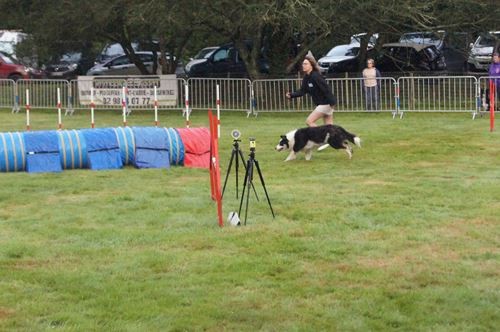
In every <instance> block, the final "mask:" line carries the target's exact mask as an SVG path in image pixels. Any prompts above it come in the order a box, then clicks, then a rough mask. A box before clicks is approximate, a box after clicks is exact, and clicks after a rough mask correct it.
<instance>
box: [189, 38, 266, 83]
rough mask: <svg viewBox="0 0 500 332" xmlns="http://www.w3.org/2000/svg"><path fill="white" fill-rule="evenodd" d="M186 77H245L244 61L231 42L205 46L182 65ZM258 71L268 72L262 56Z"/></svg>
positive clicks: (246, 74)
mask: <svg viewBox="0 0 500 332" xmlns="http://www.w3.org/2000/svg"><path fill="white" fill-rule="evenodd" d="M184 71H185V73H186V76H188V77H246V76H248V73H247V69H246V66H245V63H244V61H243V60H242V59H241V57H240V54H239V51H238V50H237V49H236V47H234V45H233V44H226V45H222V46H212V47H205V48H203V49H202V50H200V51H199V52H198V54H197V55H196V56H195V57H194V58H193V59H192V60H191V61H189V62H188V63H187V64H186V66H185V67H184ZM259 71H260V72H261V73H268V72H269V64H268V63H267V61H266V60H265V59H264V57H262V58H261V59H260V60H259Z"/></svg>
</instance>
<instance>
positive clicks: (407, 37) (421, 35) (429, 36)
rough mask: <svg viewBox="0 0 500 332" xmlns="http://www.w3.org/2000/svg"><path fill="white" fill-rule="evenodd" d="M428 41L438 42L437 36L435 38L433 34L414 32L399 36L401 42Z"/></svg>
mask: <svg viewBox="0 0 500 332" xmlns="http://www.w3.org/2000/svg"><path fill="white" fill-rule="evenodd" d="M422 39H429V40H433V41H437V40H439V36H437V35H436V34H435V33H433V32H414V33H406V34H404V35H402V36H401V39H400V40H401V41H412V40H413V41H414V40H417V41H418V40H422Z"/></svg>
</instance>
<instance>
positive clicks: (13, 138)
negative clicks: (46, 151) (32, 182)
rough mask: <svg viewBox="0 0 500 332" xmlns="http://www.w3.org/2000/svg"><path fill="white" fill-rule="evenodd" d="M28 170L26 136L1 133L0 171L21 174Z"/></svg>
mask: <svg viewBox="0 0 500 332" xmlns="http://www.w3.org/2000/svg"><path fill="white" fill-rule="evenodd" d="M25 169H26V153H25V144H24V134H23V133H19V132H14V133H0V171H1V172H21V171H24V170H25Z"/></svg>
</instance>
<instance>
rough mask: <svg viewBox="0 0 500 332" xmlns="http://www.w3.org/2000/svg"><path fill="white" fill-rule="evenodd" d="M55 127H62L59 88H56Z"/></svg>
mask: <svg viewBox="0 0 500 332" xmlns="http://www.w3.org/2000/svg"><path fill="white" fill-rule="evenodd" d="M57 129H59V130H61V129H62V118H61V88H57Z"/></svg>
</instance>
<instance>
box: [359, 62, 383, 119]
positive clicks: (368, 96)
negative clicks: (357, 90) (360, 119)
mask: <svg viewBox="0 0 500 332" xmlns="http://www.w3.org/2000/svg"><path fill="white" fill-rule="evenodd" d="M379 77H381V75H380V72H379V71H378V69H377V68H375V61H374V60H373V59H368V60H367V61H366V68H365V69H363V84H364V90H365V105H366V110H367V111H378V110H380V100H379V93H378V82H377V78H379Z"/></svg>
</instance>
